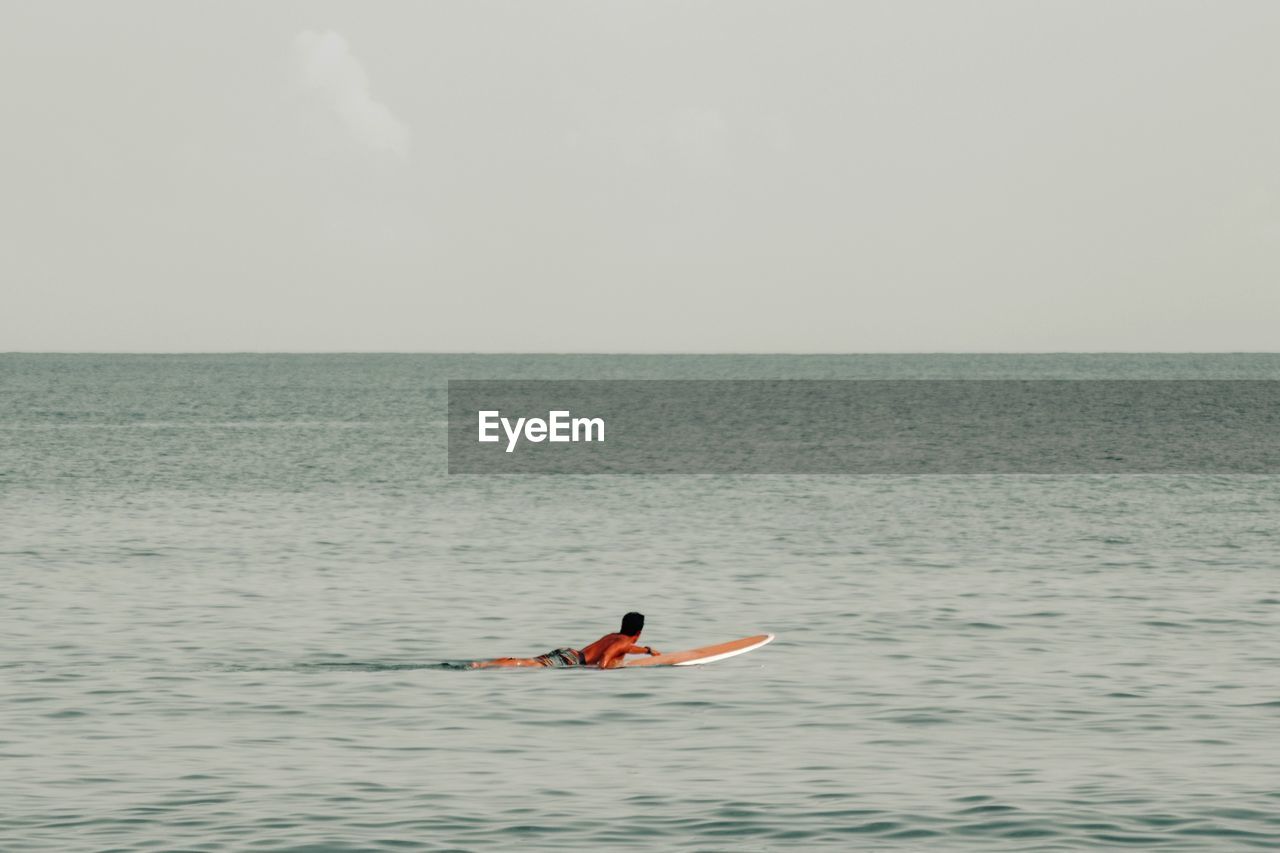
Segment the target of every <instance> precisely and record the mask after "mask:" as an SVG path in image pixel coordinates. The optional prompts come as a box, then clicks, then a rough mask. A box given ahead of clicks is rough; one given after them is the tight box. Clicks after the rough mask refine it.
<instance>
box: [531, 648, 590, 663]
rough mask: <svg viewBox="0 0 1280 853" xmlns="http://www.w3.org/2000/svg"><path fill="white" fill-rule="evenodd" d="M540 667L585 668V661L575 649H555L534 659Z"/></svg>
mask: <svg viewBox="0 0 1280 853" xmlns="http://www.w3.org/2000/svg"><path fill="white" fill-rule="evenodd" d="M534 660H536V661H537V662H538V664H539V665H540V666H586V665H587V659H586V658H585V657H583V656H582V652H580V651H578V650H577V649H556V650H555V651H554V652H547V653H546V654H545V655H538V656H537V657H536V658H534Z"/></svg>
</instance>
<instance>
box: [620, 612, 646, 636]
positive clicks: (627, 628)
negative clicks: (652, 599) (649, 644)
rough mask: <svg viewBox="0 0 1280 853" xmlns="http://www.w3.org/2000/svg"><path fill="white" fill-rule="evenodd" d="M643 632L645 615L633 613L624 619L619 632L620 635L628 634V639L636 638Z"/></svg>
mask: <svg viewBox="0 0 1280 853" xmlns="http://www.w3.org/2000/svg"><path fill="white" fill-rule="evenodd" d="M643 630H644V614H643V613H636V612H634V611H633V612H631V613H628V614H627V615H626V616H623V617H622V627H621V628H620V629H619V630H618V633H620V634H626V635H627V636H628V637H634V636H637V635H638V634H639V633H640V632H641V631H643Z"/></svg>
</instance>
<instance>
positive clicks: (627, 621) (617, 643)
mask: <svg viewBox="0 0 1280 853" xmlns="http://www.w3.org/2000/svg"><path fill="white" fill-rule="evenodd" d="M643 630H644V614H643V613H628V614H627V615H626V616H623V617H622V627H621V628H619V629H618V633H616V634H605V635H604V636H603V637H601V638H600V639H598V640H596V641H595V642H594V643H592V644H591V645H589V646H583V647H582V648H581V649H556V650H555V651H554V652H547V653H546V654H545V655H538V656H537V657H536V658H498V659H497V660H478V661H476V662H475V663H473V664H471V667H470V668H471V669H488V668H490V667H495V666H596V667H599V668H600V669H613V668H614V667H617V666H621V665H622V660H623V658H625V657H626V656H627V655H640V654H645V655H656V654H658V653H657V652H655V651H654V650H653V648H652V647H650V646H637V645H636V640H638V639H640V632H641V631H643Z"/></svg>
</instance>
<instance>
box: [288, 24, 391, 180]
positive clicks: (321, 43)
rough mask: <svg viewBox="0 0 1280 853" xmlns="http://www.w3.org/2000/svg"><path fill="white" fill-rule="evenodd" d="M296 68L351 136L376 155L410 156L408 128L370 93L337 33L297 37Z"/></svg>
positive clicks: (366, 80) (364, 75)
mask: <svg viewBox="0 0 1280 853" xmlns="http://www.w3.org/2000/svg"><path fill="white" fill-rule="evenodd" d="M293 65H294V71H295V73H296V74H297V75H298V79H299V80H300V81H301V83H302V84H303V85H304V86H306V87H307V88H308V89H310V90H311V91H313V92H315V93H317V94H318V95H320V96H322V97H323V98H324V99H325V100H327V101H329V102H330V103H331V105H332V106H333V109H334V111H335V112H336V113H337V114H338V117H339V118H340V119H341V120H342V123H343V124H344V125H345V126H346V128H347V130H349V131H350V132H351V135H352V136H353V137H355V139H356V140H357V141H358V142H360V143H361V144H362V145H366V146H368V147H369V148H372V149H373V150H375V151H390V152H392V153H394V154H398V155H399V156H401V157H407V156H408V154H409V128H408V127H407V126H406V125H405V123H404V122H402V121H400V119H398V118H396V116H395V114H394V113H392V112H391V110H390V108H388V107H387V105H386V104H384V103H381V102H380V101H376V100H374V98H373V96H372V95H371V94H370V93H369V75H368V74H367V73H365V70H364V66H363V65H361V64H360V60H358V59H356V58H355V56H353V55H352V54H351V50H350V48H348V47H347V40H346V39H344V38H343V37H342V36H340V35H338V34H337V33H335V32H324V33H317V32H312V31H311V30H306V31H305V32H301V33H298V35H297V36H296V37H295V38H294V40H293Z"/></svg>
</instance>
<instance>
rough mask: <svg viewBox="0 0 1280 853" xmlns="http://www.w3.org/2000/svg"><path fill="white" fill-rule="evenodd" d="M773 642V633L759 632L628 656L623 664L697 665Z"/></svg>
mask: <svg viewBox="0 0 1280 853" xmlns="http://www.w3.org/2000/svg"><path fill="white" fill-rule="evenodd" d="M771 642H773V634H757V635H756V636H754V637H743V638H742V639H741V640H730V641H729V642H727V643H720V644H719V645H715V646H703V647H702V648H700V649H689V650H688V651H683V652H664V653H663V654H660V655H653V656H652V657H651V656H649V655H637V656H635V657H631V658H628V659H627V660H626V661H625V662H624V663H623V664H622V665H623V666H695V665H697V664H700V663H711V662H712V661H715V660H724V659H725V658H731V657H734V656H735V655H742V654H746V653H747V652H750V651H754V650H755V649H758V648H760V647H761V646H763V645H766V644H768V643H771Z"/></svg>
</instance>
